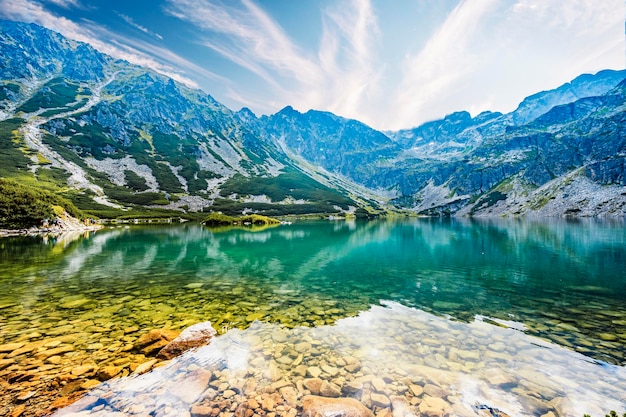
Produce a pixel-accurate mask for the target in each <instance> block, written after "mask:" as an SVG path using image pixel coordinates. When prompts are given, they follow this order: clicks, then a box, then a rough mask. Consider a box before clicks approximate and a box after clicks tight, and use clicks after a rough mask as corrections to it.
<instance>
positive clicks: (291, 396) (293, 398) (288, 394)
mask: <svg viewBox="0 0 626 417" xmlns="http://www.w3.org/2000/svg"><path fill="white" fill-rule="evenodd" d="M280 395H282V397H283V399H284V400H285V402H286V403H287V405H289V406H290V407H296V406H297V405H298V391H296V389H295V388H294V387H283V388H281V389H280Z"/></svg>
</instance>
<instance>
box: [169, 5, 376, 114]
mask: <svg viewBox="0 0 626 417" xmlns="http://www.w3.org/2000/svg"><path fill="white" fill-rule="evenodd" d="M166 11H167V12H168V13H169V14H170V15H172V16H174V17H177V18H179V19H181V20H183V21H187V22H190V23H192V24H194V25H195V26H196V27H198V28H200V29H202V30H203V31H204V32H205V33H206V36H204V37H203V38H202V39H201V40H200V41H199V42H200V43H201V44H203V45H204V46H206V47H208V48H210V49H211V50H213V51H215V52H217V53H218V54H220V55H221V56H223V57H224V58H226V59H228V60H230V61H231V62H233V63H235V64H237V65H239V66H241V67H242V68H245V69H247V70H248V71H250V72H252V73H253V74H255V75H256V76H258V77H259V78H261V79H263V80H264V81H265V82H266V83H267V84H268V85H269V86H271V88H272V91H273V93H274V97H273V99H274V100H273V101H274V102H282V104H280V105H279V106H283V105H286V104H291V105H293V106H294V107H296V108H300V109H304V110H308V109H309V108H322V109H325V110H330V111H334V112H336V113H339V114H341V115H344V116H347V117H355V118H356V117H359V116H364V114H365V113H366V112H364V110H363V109H364V107H365V106H366V105H369V103H368V101H367V100H368V99H369V98H370V97H369V96H371V95H372V94H373V92H374V91H375V90H376V88H377V87H378V81H379V78H380V74H379V72H377V70H376V68H375V66H374V64H373V63H374V62H375V56H374V53H373V49H372V48H373V47H375V46H376V41H375V38H376V36H377V35H378V33H379V30H378V26H377V19H376V16H375V14H374V10H373V8H372V6H371V3H370V1H369V0H350V1H345V2H342V3H341V4H338V5H336V6H335V7H333V8H329V9H327V10H325V12H324V15H323V16H322V19H323V27H324V31H323V34H322V42H321V43H320V46H319V50H318V51H317V53H316V54H313V53H310V52H307V51H303V50H302V49H301V48H300V47H298V46H297V45H296V44H295V43H294V41H293V40H292V39H291V38H290V37H289V36H288V34H287V33H285V31H284V30H283V28H282V27H281V26H280V25H279V24H278V23H277V22H275V21H274V20H273V19H272V18H271V17H270V16H269V15H268V14H267V13H266V12H265V11H264V10H262V9H261V8H260V7H258V6H257V5H256V4H255V3H254V2H252V1H251V0H241V1H240V2H239V3H236V4H233V3H228V4H224V3H219V4H218V3H216V2H215V1H212V0H203V1H196V0H170V1H169V2H168V6H167V7H166ZM250 94H251V93H250V92H247V93H246V94H244V93H242V92H238V93H235V92H234V91H231V92H230V93H229V97H230V98H231V99H232V98H235V97H241V96H247V97H249V96H250ZM261 101H262V100H259V99H255V98H252V97H249V98H248V99H247V100H242V101H241V104H243V105H246V104H247V103H249V102H261ZM269 101H270V100H267V99H266V100H265V102H266V103H268V104H266V105H265V106H264V107H263V108H262V109H261V110H262V111H268V112H273V111H276V110H277V109H276V108H273V107H272V108H270V106H271V105H270V104H269ZM257 109H258V108H257ZM361 119H362V120H363V117H361Z"/></svg>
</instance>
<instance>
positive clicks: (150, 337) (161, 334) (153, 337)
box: [134, 329, 180, 350]
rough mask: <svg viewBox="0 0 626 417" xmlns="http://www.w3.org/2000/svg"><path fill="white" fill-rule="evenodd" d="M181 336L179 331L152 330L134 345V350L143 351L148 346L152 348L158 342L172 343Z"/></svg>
mask: <svg viewBox="0 0 626 417" xmlns="http://www.w3.org/2000/svg"><path fill="white" fill-rule="evenodd" d="M178 335H180V332H179V331H176V330H170V329H154V330H150V331H149V332H148V333H145V334H143V335H141V336H140V337H139V339H137V340H136V341H135V343H134V348H135V349H137V350H141V349H143V348H145V347H147V346H150V345H152V344H154V343H156V342H160V341H163V340H165V341H167V342H171V341H172V340H174V339H175V338H177V337H178Z"/></svg>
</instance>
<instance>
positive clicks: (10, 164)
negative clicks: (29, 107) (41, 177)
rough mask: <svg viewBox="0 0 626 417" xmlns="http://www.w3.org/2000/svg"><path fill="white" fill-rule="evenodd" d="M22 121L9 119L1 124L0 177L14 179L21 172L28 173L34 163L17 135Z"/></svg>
mask: <svg viewBox="0 0 626 417" xmlns="http://www.w3.org/2000/svg"><path fill="white" fill-rule="evenodd" d="M23 123H24V121H23V120H22V119H7V120H3V121H2V122H0V149H2V151H1V152H0V177H13V176H15V174H16V173H18V172H19V171H28V166H29V165H30V164H31V163H32V161H31V160H30V159H29V158H28V157H27V155H26V154H25V153H24V151H23V150H22V149H21V148H20V147H21V146H23V141H22V139H21V138H20V137H19V135H18V134H17V130H18V129H19V128H20V127H21V126H22V124H23Z"/></svg>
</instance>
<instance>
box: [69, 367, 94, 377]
mask: <svg viewBox="0 0 626 417" xmlns="http://www.w3.org/2000/svg"><path fill="white" fill-rule="evenodd" d="M94 370H95V365H80V366H75V367H74V368H72V372H71V373H72V375H74V376H83V375H85V374H90V373H93V371H94Z"/></svg>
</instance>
